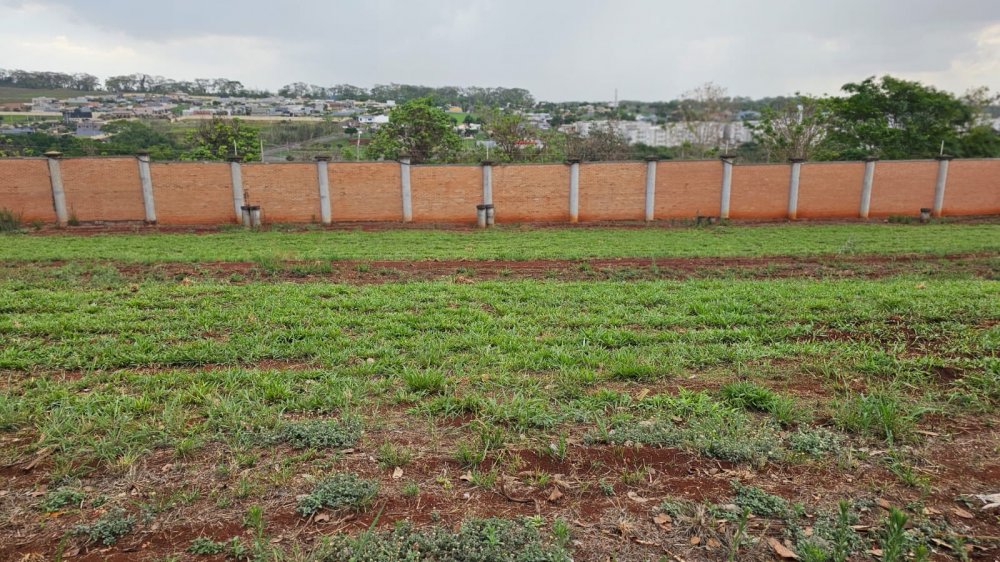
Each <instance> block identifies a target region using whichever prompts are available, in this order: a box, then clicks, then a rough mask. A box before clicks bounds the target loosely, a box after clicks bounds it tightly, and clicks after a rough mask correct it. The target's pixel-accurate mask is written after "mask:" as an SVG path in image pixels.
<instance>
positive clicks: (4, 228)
mask: <svg viewBox="0 0 1000 562" xmlns="http://www.w3.org/2000/svg"><path fill="white" fill-rule="evenodd" d="M19 230H21V214H20V213H15V212H14V211H12V210H10V209H8V208H6V207H4V208H0V232H17V231H19Z"/></svg>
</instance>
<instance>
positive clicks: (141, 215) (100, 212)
mask: <svg viewBox="0 0 1000 562" xmlns="http://www.w3.org/2000/svg"><path fill="white" fill-rule="evenodd" d="M60 167H61V170H62V180H63V190H65V192H66V209H67V210H68V211H69V216H70V218H71V219H72V218H73V217H76V218H77V219H78V220H80V221H83V222H90V221H141V220H143V219H145V218H146V213H145V211H144V210H143V204H142V186H141V185H140V183H139V162H138V161H137V160H136V159H135V158H133V157H127V158H66V159H63V160H62V161H61V162H60Z"/></svg>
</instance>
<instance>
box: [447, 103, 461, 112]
mask: <svg viewBox="0 0 1000 562" xmlns="http://www.w3.org/2000/svg"><path fill="white" fill-rule="evenodd" d="M447 111H448V113H462V108H461V107H458V106H457V105H453V106H451V107H449V108H448V109H447Z"/></svg>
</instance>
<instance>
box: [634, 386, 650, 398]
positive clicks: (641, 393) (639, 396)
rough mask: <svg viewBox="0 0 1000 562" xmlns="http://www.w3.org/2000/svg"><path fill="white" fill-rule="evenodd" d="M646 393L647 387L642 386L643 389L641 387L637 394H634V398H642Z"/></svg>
mask: <svg viewBox="0 0 1000 562" xmlns="http://www.w3.org/2000/svg"><path fill="white" fill-rule="evenodd" d="M647 395H649V389H648V388H644V389H642V390H640V391H639V394H636V395H635V399H636V400H642V399H643V398H645V397H646V396H647Z"/></svg>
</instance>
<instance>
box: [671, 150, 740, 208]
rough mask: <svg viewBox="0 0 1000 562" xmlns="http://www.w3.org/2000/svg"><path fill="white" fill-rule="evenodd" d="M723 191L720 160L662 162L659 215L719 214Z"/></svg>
mask: <svg viewBox="0 0 1000 562" xmlns="http://www.w3.org/2000/svg"><path fill="white" fill-rule="evenodd" d="M721 191H722V163H721V162H719V161H718V160H704V161H698V162H659V163H658V164H657V166H656V206H655V213H656V218H657V219H675V218H694V216H695V215H697V214H701V215H705V216H718V214H719V196H720V193H721ZM731 208H732V207H730V209H731Z"/></svg>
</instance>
